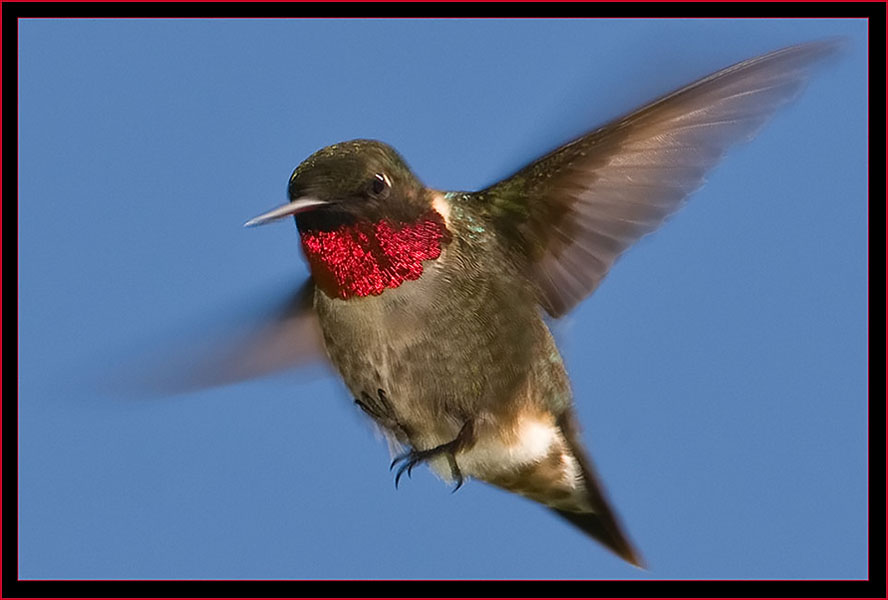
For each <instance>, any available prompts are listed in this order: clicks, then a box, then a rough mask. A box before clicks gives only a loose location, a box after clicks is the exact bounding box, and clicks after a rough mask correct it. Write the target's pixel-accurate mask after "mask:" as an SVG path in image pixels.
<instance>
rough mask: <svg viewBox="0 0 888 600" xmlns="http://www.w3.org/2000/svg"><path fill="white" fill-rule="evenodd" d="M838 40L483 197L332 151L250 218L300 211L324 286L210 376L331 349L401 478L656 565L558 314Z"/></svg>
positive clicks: (700, 85) (695, 97) (379, 153)
mask: <svg viewBox="0 0 888 600" xmlns="http://www.w3.org/2000/svg"><path fill="white" fill-rule="evenodd" d="M836 46H837V44H836V43H835V42H832V41H827V42H814V43H808V44H802V45H798V46H792V47H789V48H785V49H782V50H778V51H775V52H772V53H770V54H766V55H764V56H760V57H758V58H753V59H750V60H746V61H744V62H741V63H739V64H736V65H734V66H731V67H728V68H726V69H724V70H722V71H719V72H717V73H715V74H713V75H710V76H708V77H705V78H703V79H701V80H699V81H697V82H695V83H692V84H691V85H688V86H686V87H683V88H681V89H679V90H678V91H676V92H673V93H671V94H668V95H666V96H664V97H662V98H660V99H658V100H656V101H654V102H652V103H650V104H648V105H646V106H644V107H643V108H640V109H638V110H635V111H633V112H631V113H629V114H628V115H626V116H625V117H622V118H620V119H617V120H616V121H614V122H612V123H609V124H607V125H605V126H603V127H600V128H598V129H595V130H593V131H591V132H590V133H587V134H586V135H583V136H582V137H579V138H577V139H575V140H573V141H571V142H570V143H568V144H566V145H564V146H562V147H560V148H558V149H556V150H554V151H552V152H550V153H549V154H547V155H545V156H543V157H542V158H540V159H538V160H536V161H534V162H532V163H530V164H529V165H527V166H525V167H524V168H522V169H521V170H519V171H517V172H516V173H515V174H513V175H512V176H510V177H508V178H506V179H504V180H503V181H500V182H499V183H496V184H495V185H492V186H490V187H488V188H486V189H484V190H481V191H478V192H441V191H436V190H432V189H429V188H427V187H425V186H424V185H423V184H422V183H421V182H420V180H419V179H418V178H417V177H416V175H414V174H413V172H412V171H411V170H410V168H409V167H408V166H407V163H406V162H405V161H404V159H402V158H401V157H400V156H399V155H398V153H397V152H396V151H395V150H394V149H393V148H391V147H390V146H388V145H386V144H383V143H381V142H378V141H372V140H354V141H350V142H344V143H340V144H334V145H332V146H329V147H326V148H323V149H321V150H319V151H317V152H315V153H314V154H312V155H311V156H310V157H308V158H307V159H306V160H305V161H304V162H303V163H302V164H300V165H299V166H298V167H297V168H296V170H295V171H294V172H293V174H292V176H291V177H290V180H289V189H288V191H289V203H287V204H285V205H283V206H281V207H279V208H276V209H274V210H272V211H270V212H267V213H265V214H263V215H261V216H259V217H256V218H255V219H252V220H251V221H249V222H247V223H246V225H259V224H262V223H266V222H269V221H273V220H276V219H280V218H283V217H288V216H294V217H295V221H296V225H297V227H298V231H299V235H300V236H301V242H302V249H303V251H304V254H305V256H306V258H307V260H308V264H309V266H310V270H311V278H310V279H309V281H308V282H307V283H305V284H304V285H303V286H302V287H301V288H300V290H299V292H297V293H296V294H295V296H294V297H293V299H292V301H291V303H290V304H289V308H288V309H287V310H286V311H284V313H283V314H282V315H281V318H280V319H278V320H276V321H275V322H273V323H270V324H269V325H268V326H267V327H266V328H265V329H264V330H263V333H262V334H261V335H258V336H256V337H255V338H254V339H253V342H251V344H250V345H249V347H244V348H241V349H240V350H238V351H236V352H234V353H233V354H231V355H229V356H228V357H227V359H226V360H227V362H226V364H225V366H224V367H219V366H218V365H217V366H216V367H215V370H213V369H211V370H210V379H211V378H213V377H216V378H217V379H219V378H229V379H238V378H243V377H247V376H252V375H255V374H258V373H261V372H267V371H271V370H275V369H278V368H281V367H285V366H289V365H291V364H293V363H296V362H299V361H302V360H304V359H305V358H307V357H310V356H311V355H323V354H326V356H327V357H328V358H329V360H330V362H331V363H332V364H333V365H334V367H335V368H336V369H337V370H338V372H339V374H340V375H341V376H342V378H343V380H344V381H345V384H346V385H347V387H348V389H349V390H350V392H351V394H352V396H353V397H354V400H355V403H356V404H357V406H359V407H360V408H361V409H362V410H363V411H364V412H365V413H366V414H367V415H369V416H370V417H371V418H372V419H373V421H375V422H376V423H377V424H378V425H379V426H380V427H381V429H382V430H383V431H384V432H385V433H386V434H387V436H388V437H389V439H390V440H391V441H392V442H393V444H394V445H395V447H397V448H398V449H399V450H403V453H402V454H400V455H398V456H397V457H396V458H395V461H394V462H393V463H392V466H393V468H395V469H396V475H395V478H396V482H397V480H398V479H400V478H401V475H402V474H403V473H405V472H406V473H410V471H411V469H413V468H414V466H416V465H418V464H420V463H427V464H428V465H429V466H430V467H431V468H432V469H433V470H435V471H436V472H437V473H438V474H439V475H440V476H442V477H443V478H444V479H447V480H451V481H453V482H454V484H455V487H459V486H460V485H461V484H462V483H463V481H464V480H466V479H468V478H474V479H479V480H482V481H486V482H488V483H491V484H493V485H495V486H498V487H500V488H503V489H506V490H509V491H512V492H515V493H518V494H521V495H522V496H525V497H527V498H530V499H532V500H535V501H537V502H539V503H541V504H543V505H545V506H547V507H549V508H550V509H552V510H553V511H554V512H556V513H557V514H558V515H560V516H561V517H563V518H565V519H566V520H568V521H569V522H570V523H572V524H574V525H576V526H577V527H579V528H580V529H582V530H583V531H584V532H586V533H587V534H589V535H590V536H592V537H593V538H595V539H596V540H598V541H599V542H601V543H602V544H604V545H605V546H606V547H607V548H609V549H610V550H611V551H613V552H614V553H616V554H617V555H619V556H620V557H622V558H623V559H625V560H627V561H629V562H630V563H632V564H634V565H638V566H640V565H641V564H642V561H641V558H640V556H639V553H638V552H637V551H636V549H635V548H634V547H633V545H632V543H631V542H630V540H629V537H628V536H627V534H626V533H625V531H624V528H623V526H622V525H621V524H620V522H619V520H618V518H617V516H616V514H615V512H614V510H613V508H612V507H611V505H610V503H609V502H608V500H607V498H606V497H605V493H604V490H603V487H602V485H601V483H600V481H599V479H598V477H597V475H596V474H595V470H594V468H593V466H592V462H591V460H590V459H589V457H588V456H587V455H586V453H585V451H584V449H583V446H582V443H581V441H580V434H579V428H578V425H577V421H576V417H575V412H574V409H573V406H572V402H573V401H572V397H571V389H570V384H569V382H568V377H567V373H566V372H565V368H564V364H563V362H562V359H561V356H560V355H559V352H558V349H557V348H556V345H555V342H554V341H553V338H552V335H551V334H550V332H549V328H548V327H547V325H546V321H545V320H544V316H545V315H546V314H547V315H548V316H549V317H552V318H558V317H561V316H563V315H565V314H567V313H568V312H569V311H570V310H571V309H572V308H573V307H574V306H576V305H577V303H579V302H580V301H581V300H582V299H583V298H585V297H586V296H588V295H589V294H591V293H592V292H593V291H594V290H595V289H596V288H597V287H598V285H599V284H600V283H601V280H602V279H603V278H604V276H605V275H606V274H607V272H608V271H609V270H610V268H611V266H612V265H613V264H614V262H615V261H616V260H617V258H618V257H619V256H620V255H621V254H622V253H623V252H624V251H625V250H626V249H627V248H629V246H631V245H632V244H633V243H634V242H635V241H637V240H638V239H639V238H640V237H642V236H643V235H645V234H648V233H650V232H652V231H653V230H655V229H656V228H657V227H659V225H660V224H661V223H662V222H663V221H664V220H665V219H666V218H667V217H669V215H671V214H672V213H673V212H675V211H676V210H677V209H678V208H679V207H680V206H681V205H682V203H683V202H684V200H685V199H686V198H687V197H688V195H689V194H690V193H691V192H693V191H694V190H695V189H697V188H698V187H699V186H700V185H701V184H702V183H703V177H704V174H705V173H706V171H707V170H708V169H709V168H711V167H712V166H713V165H714V164H715V163H716V162H717V161H718V160H719V159H720V158H721V156H722V155H723V154H724V152H725V150H726V149H727V148H728V147H729V146H730V145H731V144H734V143H735V142H739V141H742V140H745V139H748V138H750V137H751V136H752V135H753V134H754V133H755V132H756V131H757V130H758V129H759V127H760V126H761V125H762V124H763V123H764V122H765V121H766V120H767V119H768V117H769V116H770V115H771V114H772V113H773V112H774V111H775V110H776V109H777V108H779V107H780V106H781V105H783V104H785V103H787V102H788V101H790V100H791V99H792V98H794V97H795V96H796V95H797V94H798V93H799V91H800V90H801V88H802V87H803V85H804V83H805V81H806V79H807V77H808V75H809V73H810V71H811V68H812V66H813V65H814V64H815V63H816V62H818V61H819V60H821V59H823V58H825V57H826V56H828V55H831V54H833V53H834V51H835V49H836ZM223 362H224V361H223ZM204 375H206V372H205V373H204Z"/></svg>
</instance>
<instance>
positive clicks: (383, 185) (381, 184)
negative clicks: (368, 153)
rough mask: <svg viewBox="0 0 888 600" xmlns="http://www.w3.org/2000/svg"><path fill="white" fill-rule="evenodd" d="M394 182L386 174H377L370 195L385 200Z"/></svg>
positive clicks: (371, 184) (372, 181) (372, 182)
mask: <svg viewBox="0 0 888 600" xmlns="http://www.w3.org/2000/svg"><path fill="white" fill-rule="evenodd" d="M391 187H392V182H391V180H390V179H389V178H388V175H386V174H385V173H377V174H376V175H374V176H373V179H372V180H371V181H370V193H371V194H372V195H373V196H374V197H376V198H385V197H386V196H388V194H389V190H390V189H391Z"/></svg>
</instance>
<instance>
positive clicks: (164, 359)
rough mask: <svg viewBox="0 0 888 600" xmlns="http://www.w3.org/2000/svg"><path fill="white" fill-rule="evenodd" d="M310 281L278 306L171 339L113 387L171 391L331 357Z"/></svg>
mask: <svg viewBox="0 0 888 600" xmlns="http://www.w3.org/2000/svg"><path fill="white" fill-rule="evenodd" d="M314 290H315V287H314V282H313V281H312V279H310V278H309V279H308V280H307V281H306V282H305V283H304V284H302V285H301V286H300V287H299V288H298V289H297V290H295V292H290V295H289V297H286V298H285V299H283V301H281V302H280V303H279V304H278V305H277V306H276V307H274V308H272V309H270V310H265V311H260V312H257V311H256V310H255V309H252V310H251V311H250V313H251V314H250V315H249V316H247V317H239V318H234V315H232V316H231V317H229V318H228V319H226V320H225V321H224V322H219V323H216V324H212V325H209V326H204V327H203V328H201V330H200V331H199V332H190V333H187V334H180V335H179V336H177V339H173V337H172V336H170V335H168V336H166V339H165V340H164V341H163V342H162V343H161V344H159V346H162V347H157V348H155V349H154V350H152V351H149V352H143V353H141V354H140V355H139V356H138V357H137V358H135V359H133V360H131V361H124V363H123V364H121V365H118V368H117V369H116V373H115V375H114V376H113V381H112V382H111V389H112V391H116V392H123V393H129V394H136V395H141V394H146V393H147V394H168V393H178V392H187V391H193V390H197V389H201V388H207V387H214V386H219V385H225V384H229V383H234V382H236V381H242V380H246V379H252V378H255V377H260V376H263V375H267V374H270V373H273V372H277V371H282V370H285V369H290V368H294V367H298V366H304V365H308V364H311V363H322V362H323V361H324V359H325V357H326V355H325V353H324V347H323V341H322V339H321V333H320V327H319V324H318V321H317V316H316V315H315V312H314V308H313V297H314Z"/></svg>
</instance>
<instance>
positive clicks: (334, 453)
mask: <svg viewBox="0 0 888 600" xmlns="http://www.w3.org/2000/svg"><path fill="white" fill-rule="evenodd" d="M866 33H867V29H866V23H865V22H864V21H851V20H843V21H831V20H812V21H800V20H775V21H766V20H745V21H728V20H725V21H700V20H669V21H648V20H639V21H595V20H584V21H560V20H548V21H535V20H521V21H498V20H490V21H460V20H448V21H411V20H401V21H384V20H379V21H367V20H354V21H320V20H318V21H286V20H249V21H239V20H213V21H204V20H180V21H167V20H150V21H129V20H76V21H74V20H67V21H66V20H25V21H22V22H21V24H20V69H21V73H20V102H21V108H20V126H21V134H20V198H19V210H20V222H19V235H20V239H19V252H20V258H19V268H20V283H19V300H20V313H19V317H20V341H19V352H20V354H19V359H20V398H19V406H20V415H21V421H20V436H21V440H20V452H21V459H20V527H21V529H20V561H21V563H20V565H21V567H20V576H21V577H22V578H75V579H76V578H105V579H114V578H371V579H372V578H781V579H783V578H863V577H866V574H867V572H866V564H865V561H866V539H867V532H866V526H867V520H866V514H865V511H866V507H867V498H866V492H867V481H866V451H867V440H866V419H867V398H866V394H867V387H866V386H867V384H866V374H867V365H866V362H867V354H866V336H867V317H866V310H867V296H866V294H867V263H866V260H867V255H866V252H867V231H866V226H867V197H866V182H865V176H866V172H867V167H866V85H867V83H866V43H867V42H866ZM832 35H845V36H848V37H849V45H848V48H847V51H846V53H845V55H844V56H843V57H842V59H841V60H839V61H837V62H835V63H834V64H831V65H829V66H827V67H826V68H824V69H823V70H822V72H819V73H818V74H817V76H816V77H815V78H814V79H813V80H812V82H811V84H810V86H809V88H808V89H807V91H806V93H805V94H804V95H803V96H802V97H801V98H800V99H799V100H798V101H797V102H796V103H795V104H793V105H792V106H791V107H789V108H788V109H787V110H784V111H783V112H781V113H779V114H778V115H777V116H776V117H775V118H774V119H773V121H772V122H771V123H769V125H768V126H767V127H766V128H765V129H764V130H763V131H762V132H761V134H760V135H759V137H758V138H757V139H756V140H754V141H753V142H752V143H750V144H748V145H744V146H741V147H737V148H735V149H734V150H733V151H732V152H730V153H729V155H728V156H727V158H726V160H725V161H724V162H723V163H722V164H721V165H720V166H719V167H717V168H716V169H715V170H714V171H713V172H712V174H711V176H710V177H709V180H708V183H707V185H706V186H705V187H704V188H703V189H702V190H700V191H699V192H698V193H697V194H695V196H694V197H693V199H692V201H691V202H690V203H689V205H688V206H687V207H686V208H685V209H684V210H682V211H681V212H680V213H679V214H678V215H677V216H676V217H675V218H674V219H673V220H671V221H670V222H669V223H667V224H666V226H665V227H664V228H663V229H662V230H661V231H659V232H657V233H656V234H655V235H653V236H651V237H649V238H646V239H645V240H643V241H642V242H641V243H640V244H638V245H637V246H636V247H635V248H633V249H632V250H631V251H630V252H629V253H628V254H627V255H626V256H625V257H624V258H623V259H622V260H621V261H620V262H619V263H618V264H617V266H616V267H615V269H614V270H613V272H612V273H611V274H610V276H609V277H608V278H607V279H606V281H605V282H604V284H603V285H602V286H601V288H600V289H599V291H598V292H596V294H595V295H594V296H593V297H591V298H590V299H588V300H587V301H586V302H585V303H583V304H582V305H581V306H580V307H579V308H578V309H577V310H576V311H574V312H573V313H572V314H571V315H570V317H569V318H568V319H566V323H565V324H564V325H563V326H561V327H560V328H559V332H560V333H559V335H560V338H561V339H562V340H563V351H564V354H565V359H566V362H567V365H568V367H569V369H570V372H571V374H572V378H573V384H574V388H575V395H576V402H577V406H578V410H579V414H580V419H581V422H582V424H583V427H584V432H583V439H584V441H585V442H586V444H587V446H588V448H589V450H590V453H591V454H592V456H593V457H594V459H595V461H596V464H597V467H598V469H599V471H600V473H601V475H602V477H603V479H604V482H605V484H606V486H607V489H608V491H609V494H610V496H611V498H612V500H613V502H614V505H615V506H616V508H617V510H618V512H619V513H620V515H621V517H622V519H623V521H624V523H625V525H626V527H627V529H628V531H629V532H630V534H631V536H632V538H633V539H634V540H635V542H636V543H637V545H638V547H639V548H640V550H641V552H642V554H643V556H644V557H645V559H646V560H647V562H648V564H649V566H650V571H649V572H643V571H640V570H637V569H635V568H633V567H631V566H629V565H627V564H625V563H623V562H622V561H620V560H619V559H617V558H615V557H614V556H612V555H611V554H609V553H608V552H606V551H604V550H603V549H602V548H601V547H600V546H598V545H597V544H595V543H594V542H592V541H591V540H589V539H588V538H586V537H585V536H584V535H582V534H581V533H579V532H578V531H576V530H574V529H572V528H571V527H570V526H569V525H568V524H566V523H565V522H562V521H561V520H560V519H557V518H556V517H555V516H553V515H551V514H550V513H548V511H546V510H544V509H543V508H541V507H539V506H537V505H535V504H533V503H532V502H530V501H527V500H524V499H522V498H520V497H518V496H513V495H509V494H507V493H505V492H501V491H498V490H495V489H493V488H491V487H488V486H486V485H485V484H482V483H479V482H471V483H470V484H469V485H466V486H465V487H464V488H463V489H461V490H460V491H459V493H457V494H451V493H450V491H449V489H448V488H447V487H446V486H445V485H444V484H443V483H442V482H440V481H439V480H437V479H436V478H435V477H434V476H433V475H432V474H431V473H430V472H429V471H428V470H427V469H424V468H422V469H419V470H418V471H416V472H414V476H413V479H412V480H408V481H406V482H405V483H404V484H402V486H401V489H400V490H397V491H396V490H395V488H394V485H393V482H392V476H391V474H390V473H389V471H388V465H389V460H390V459H389V455H388V452H387V449H386V446H385V444H384V443H383V442H382V441H381V440H379V439H378V438H377V437H376V436H375V435H374V433H373V430H372V428H371V427H370V426H369V425H368V423H367V422H366V421H365V420H364V418H363V416H362V415H361V414H359V411H358V410H357V409H356V408H355V407H354V406H353V405H352V402H351V399H350V398H349V396H348V395H347V393H346V392H345V388H344V386H343V385H342V384H341V383H340V382H339V381H338V380H337V379H336V378H334V377H326V378H319V379H314V380H310V381H307V380H305V378H300V377H298V376H294V375H292V374H290V375H287V374H285V375H280V376H276V377H270V378H266V379H262V380H256V381H251V382H245V383H242V384H238V385H232V386H228V387H223V388H217V389H212V390H206V391H202V392H196V393H191V394H182V395H177V396H172V397H165V398H154V399H145V398H134V397H131V396H130V395H127V394H124V393H109V392H107V391H104V392H103V391H100V390H99V389H98V386H96V385H94V384H95V382H96V381H101V380H102V378H103V377H108V373H111V372H113V371H114V369H115V368H118V367H119V365H121V364H123V363H124V362H126V361H127V360H131V359H132V358H133V357H134V356H139V354H138V351H139V348H144V347H145V344H146V343H147V341H149V340H153V341H154V342H155V343H156V342H157V341H158V340H160V343H166V344H167V345H168V347H169V348H175V347H177V346H178V345H179V342H180V341H181V340H183V339H188V337H187V336H188V335H195V334H194V333H193V331H197V330H196V329H195V327H197V326H198V325H201V324H202V325H203V326H206V327H207V328H208V329H205V330H201V331H209V330H211V329H212V327H213V323H217V324H218V325H219V326H220V327H223V326H228V325H231V324H232V323H233V322H234V321H236V320H237V319H240V318H241V317H242V315H243V314H244V312H243V307H245V306H254V305H255V306H260V305H265V304H267V303H269V302H272V303H273V302H274V300H275V298H274V297H271V296H269V293H268V292H269V290H276V289H278V288H279V287H281V286H283V285H285V284H286V283H287V282H291V281H292V282H295V281H298V280H301V279H302V278H303V277H304V276H305V274H306V269H305V266H304V264H303V260H302V256H301V251H300V248H299V241H298V236H297V234H296V230H295V227H294V226H293V225H292V223H291V222H288V223H286V224H277V225H274V226H268V227H264V228H261V229H258V230H247V229H244V228H242V227H241V225H242V223H243V222H244V221H245V220H246V219H248V218H250V217H252V216H255V215H256V214H258V213H260V212H262V211H264V210H266V209H268V208H271V207H273V206H276V205H278V204H280V203H281V202H283V201H284V200H285V187H286V182H287V178H288V176H289V174H290V172H291V170H292V169H293V168H294V167H295V166H296V165H297V164H298V163H299V162H300V161H301V160H302V159H304V158H305V157H306V156H308V155H309V154H310V153H311V152H313V151H314V150H316V149H318V148H320V147H322V146H325V145H327V144H330V143H334V142H337V141H342V140H347V139H352V138H357V137H369V138H377V139H381V140H384V141H386V142H388V143H391V144H392V145H394V146H395V147H396V148H397V149H398V150H399V151H400V152H401V153H402V154H403V155H404V156H405V157H406V158H407V160H408V162H409V163H410V164H411V166H412V167H413V168H414V170H415V171H416V173H417V174H418V175H419V177H420V178H421V179H422V180H423V181H425V182H426V183H427V184H428V185H430V186H433V187H436V188H440V189H477V188H480V187H483V186H485V185H487V184H489V183H492V182H493V181H495V180H497V179H499V178H500V177H502V176H505V175H507V174H508V173H510V172H511V171H512V170H514V169H515V168H517V167H519V166H521V165H522V164H523V163H524V162H526V161H527V160H529V159H532V158H534V157H535V156H537V155H539V154H542V153H543V152H544V151H547V150H549V149H551V148H552V147H554V146H556V145H558V144H559V143H561V142H564V141H567V140H568V139H570V138H571V137H573V136H576V135H578V134H580V133H582V132H584V131H586V130H588V129H590V128H592V127H594V126H596V125H599V124H602V123H603V122H606V121H607V120H609V119H611V118H613V117H616V116H618V115H620V114H621V113H624V112H626V111H627V110H629V109H631V108H634V107H637V106H638V105H640V104H643V103H644V102H646V101H648V100H651V99H653V98H654V97H655V96H657V95H660V94H662V93H665V92H668V91H671V90H672V89H674V88H676V87H678V86H681V85H683V84H686V83H689V82H691V81H692V80H694V79H696V78H698V77H700V76H704V75H706V74H708V73H710V72H712V71H715V70H717V69H719V68H722V67H725V66H727V65H729V64H732V63H734V62H737V61H739V60H742V59H745V58H749V57H752V56H755V55H758V54H760V53H764V52H767V51H770V50H773V49H776V48H779V47H782V46H786V45H789V44H792V43H796V42H801V41H807V40H812V39H817V38H822V37H825V36H832ZM182 331H186V332H192V333H190V334H182V333H180V332H182Z"/></svg>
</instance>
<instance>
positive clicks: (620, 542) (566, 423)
mask: <svg viewBox="0 0 888 600" xmlns="http://www.w3.org/2000/svg"><path fill="white" fill-rule="evenodd" d="M558 426H559V428H560V429H561V433H562V435H563V436H564V440H565V442H566V443H567V448H566V450H567V451H568V452H569V453H570V454H571V455H572V456H573V458H574V459H575V460H576V462H577V464H578V465H579V467H580V472H581V473H582V482H581V483H580V485H579V487H581V488H582V489H583V491H584V492H585V500H586V503H587V504H588V505H590V507H591V508H592V511H593V512H589V511H583V512H578V511H572V510H564V509H561V508H554V507H550V508H551V509H552V511H554V512H555V513H556V514H557V515H558V516H560V517H562V518H564V519H565V520H567V521H568V522H570V523H571V524H572V525H574V526H576V527H579V528H580V529H582V530H583V531H584V532H585V533H586V534H587V535H589V536H590V537H591V538H592V539H594V540H596V541H598V542H600V543H601V544H603V545H604V546H605V547H606V548H607V549H608V550H610V551H611V552H613V553H614V554H616V555H617V556H619V557H620V558H622V559H623V560H625V561H627V562H628V563H630V564H632V565H635V566H636V567H638V568H640V569H645V568H647V567H646V565H645V563H644V561H643V560H642V558H641V555H640V554H639V553H638V551H637V550H636V549H635V547H634V546H633V545H632V542H630V541H629V536H628V535H627V534H626V532H625V531H624V530H623V527H622V525H621V524H620V522H619V520H618V518H617V515H616V513H615V512H614V511H613V510H612V509H611V506H610V503H609V502H608V501H607V498H606V497H605V495H604V488H603V486H602V485H601V484H600V483H599V481H598V476H597V475H596V473H595V470H594V468H593V466H592V461H591V460H590V459H589V457H588V456H587V455H586V452H585V450H584V449H583V447H582V445H581V444H580V442H579V431H578V428H577V425H576V421H575V419H574V416H573V414H572V413H571V411H567V412H565V413H564V415H562V416H561V418H560V419H559V421H558Z"/></svg>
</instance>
